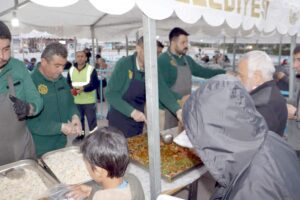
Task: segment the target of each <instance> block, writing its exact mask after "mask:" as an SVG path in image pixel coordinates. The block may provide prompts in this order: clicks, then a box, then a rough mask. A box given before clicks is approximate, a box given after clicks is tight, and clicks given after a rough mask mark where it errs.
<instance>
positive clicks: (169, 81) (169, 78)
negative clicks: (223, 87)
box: [158, 50, 225, 113]
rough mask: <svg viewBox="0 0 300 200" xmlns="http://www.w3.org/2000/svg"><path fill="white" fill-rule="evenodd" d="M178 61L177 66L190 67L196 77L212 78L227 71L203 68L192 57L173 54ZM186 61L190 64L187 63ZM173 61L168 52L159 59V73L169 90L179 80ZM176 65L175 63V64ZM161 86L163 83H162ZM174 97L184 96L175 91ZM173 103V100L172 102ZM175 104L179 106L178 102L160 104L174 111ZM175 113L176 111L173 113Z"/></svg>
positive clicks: (177, 98)
mask: <svg viewBox="0 0 300 200" xmlns="http://www.w3.org/2000/svg"><path fill="white" fill-rule="evenodd" d="M168 51H169V50H168ZM172 55H173V57H174V58H175V60H176V63H177V65H180V66H186V67H188V66H189V67H190V69H191V73H192V75H194V76H198V77H202V78H211V77H213V76H215V75H218V74H224V73H225V70H222V69H209V68H205V67H202V66H201V65H199V64H197V63H196V62H195V61H194V60H193V59H192V58H191V57H190V56H188V55H184V56H177V55H174V54H172ZM185 60H186V61H187V62H188V63H185ZM171 61H172V59H171V58H170V56H169V55H168V52H164V53H162V54H161V55H160V56H159V57H158V73H159V75H161V76H162V77H163V80H164V82H165V84H166V85H167V86H168V88H169V90H171V88H172V86H173V85H174V84H175V82H176V79H177V68H176V66H174V65H172V62H171ZM174 64H175V63H174ZM160 84H161V82H160ZM172 93H173V96H175V98H176V100H179V99H181V98H182V96H181V95H180V94H178V93H176V92H174V91H172ZM170 101H171V100H170ZM173 104H178V103H177V101H174V100H172V103H171V104H164V103H163V102H160V105H161V106H162V107H164V108H167V109H169V110H170V111H172V109H171V108H172V107H175V105H173ZM178 107H179V105H178ZM172 112H173V113H174V111H172Z"/></svg>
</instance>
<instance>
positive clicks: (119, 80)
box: [105, 59, 134, 117]
mask: <svg viewBox="0 0 300 200" xmlns="http://www.w3.org/2000/svg"><path fill="white" fill-rule="evenodd" d="M127 79H128V72H127V68H126V66H123V59H121V60H119V61H118V62H117V64H116V66H115V70H114V71H113V73H112V75H111V77H110V79H109V82H108V85H107V88H106V92H105V95H106V99H107V101H108V103H109V104H110V105H112V106H113V107H114V108H115V109H117V110H118V111H119V112H121V113H123V114H124V115H126V116H128V117H130V114H131V113H132V111H133V110H134V108H133V107H132V106H131V105H130V104H129V103H127V102H126V101H124V100H123V98H122V95H123V90H124V85H126V80H127Z"/></svg>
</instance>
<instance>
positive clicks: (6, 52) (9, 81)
mask: <svg viewBox="0 0 300 200" xmlns="http://www.w3.org/2000/svg"><path fill="white" fill-rule="evenodd" d="M10 44H11V33H10V31H9V29H8V27H7V26H6V25H5V24H4V23H3V22H2V21H0V126H1V129H0V136H1V141H0V165H5V164H8V163H11V162H15V161H18V160H22V159H33V158H35V148H34V143H33V140H32V136H31V134H30V132H29V130H28V128H27V125H26V123H27V119H28V117H32V116H35V115H37V114H38V113H39V112H40V111H41V110H42V108H43V101H42V98H41V97H40V95H39V93H38V91H37V90H36V88H35V86H34V84H33V82H32V79H31V78H30V74H29V73H28V71H27V69H26V67H25V65H24V63H22V62H21V61H19V60H17V59H14V58H12V57H11V46H10Z"/></svg>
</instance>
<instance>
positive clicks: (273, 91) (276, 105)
mask: <svg viewBox="0 0 300 200" xmlns="http://www.w3.org/2000/svg"><path fill="white" fill-rule="evenodd" d="M250 95H251V97H252V99H253V100H254V104H255V107H256V110H257V111H258V112H259V113H260V114H261V115H262V116H263V117H264V118H265V120H266V122H267V125H268V127H269V130H270V131H273V132H275V133H277V134H279V135H280V136H283V132H284V129H285V127H286V122H287V116H288V114H287V107H286V100H285V98H284V97H283V96H282V95H281V94H280V91H279V90H278V88H277V86H276V83H275V81H273V80H272V81H267V82H265V83H264V84H262V85H260V86H259V87H257V88H255V89H254V90H252V91H251V92H250Z"/></svg>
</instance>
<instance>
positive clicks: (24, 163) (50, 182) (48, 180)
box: [0, 160, 58, 189]
mask: <svg viewBox="0 0 300 200" xmlns="http://www.w3.org/2000/svg"><path fill="white" fill-rule="evenodd" d="M20 168H21V169H30V170H33V171H35V172H36V173H37V174H38V175H39V177H40V178H41V180H42V181H43V183H45V185H46V187H47V188H48V189H49V188H51V187H53V186H54V185H56V184H58V181H57V180H55V179H54V178H53V177H52V176H50V175H49V174H48V173H47V172H46V171H45V170H44V169H43V168H42V167H41V166H40V165H39V164H38V163H37V162H36V161H34V160H20V161H17V162H13V163H10V164H6V165H2V166H0V174H1V173H5V172H6V171H9V170H12V169H16V170H17V169H20Z"/></svg>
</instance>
